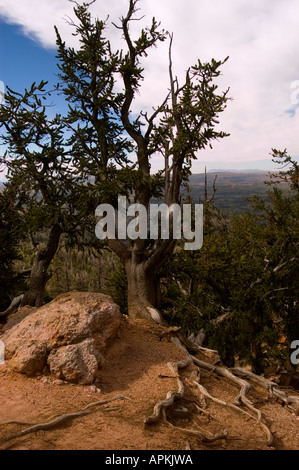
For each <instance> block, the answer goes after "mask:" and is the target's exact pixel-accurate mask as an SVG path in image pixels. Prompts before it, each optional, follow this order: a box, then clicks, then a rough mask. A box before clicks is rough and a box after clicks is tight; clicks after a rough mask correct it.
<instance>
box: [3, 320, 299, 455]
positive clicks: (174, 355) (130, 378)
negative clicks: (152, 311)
mask: <svg viewBox="0 0 299 470" xmlns="http://www.w3.org/2000/svg"><path fill="white" fill-rule="evenodd" d="M198 357H199V358H200V359H201V360H205V361H207V362H208V361H210V360H211V359H209V358H208V357H206V356H204V355H203V354H200V355H199V356H198ZM185 359H186V353H185V352H184V351H183V350H180V349H179V348H178V347H177V346H176V345H174V344H173V343H172V342H171V341H170V338H169V335H165V329H164V328H163V327H162V326H159V325H154V324H149V323H148V322H147V321H143V320H134V321H132V320H128V319H125V318H124V320H123V323H122V325H121V327H120V329H119V332H118V335H117V338H115V339H114V340H113V342H112V343H111V344H110V346H109V348H108V350H107V351H106V364H105V366H104V367H103V368H102V369H101V373H100V378H99V383H97V384H96V387H97V388H98V389H100V391H99V390H97V388H96V387H95V386H93V387H90V386H80V385H72V384H63V383H60V382H59V381H55V380H53V379H52V378H49V377H35V378H26V377H24V376H22V375H19V374H15V373H12V372H10V371H7V370H6V367H5V366H0V422H1V423H3V422H7V421H13V420H18V421H24V422H26V423H40V422H48V421H50V420H51V419H53V417H54V416H56V415H62V414H65V413H74V412H77V411H79V410H81V409H83V408H84V407H85V406H86V405H88V404H89V403H92V402H96V401H101V400H106V399H110V398H113V397H115V396H116V395H119V394H121V395H125V396H126V397H128V398H130V399H131V400H121V399H120V400H117V401H115V402H111V403H107V404H106V405H104V406H99V407H96V408H94V409H93V410H92V412H90V413H89V414H87V415H85V416H80V417H78V418H76V419H74V420H72V421H68V422H66V423H65V424H62V425H60V426H59V427H57V428H54V429H51V430H47V431H38V432H35V433H32V434H28V435H25V436H22V437H17V438H15V439H12V440H9V441H7V442H3V441H2V443H1V444H0V449H14V450H17V449H19V450H20V449H30V450H31V449H33V450H80V449H84V450H93V449H94V450H140V449H141V450H142V449H149V450H185V449H186V448H187V447H188V448H191V449H192V450H200V449H211V450H212V449H217V450H218V449H229V450H231V449H232V450H233V449H244V450H245V449H252V450H253V449H280V450H289V449H290V450H299V417H298V416H296V415H295V413H292V411H290V410H289V409H288V408H287V407H285V406H282V404H281V403H280V402H279V401H278V400H277V399H275V398H271V397H269V393H268V392H267V391H266V390H263V389H261V388H259V387H252V389H251V390H250V391H249V393H248V398H249V399H250V400H251V402H252V403H253V404H254V405H255V406H256V407H257V408H258V409H259V410H260V411H261V412H262V414H263V420H264V422H265V424H267V426H268V427H269V428H270V430H271V432H272V434H273V436H274V442H273V445H271V446H270V447H269V446H266V445H265V444H264V441H265V437H266V436H265V433H264V432H263V430H262V428H261V426H260V425H259V424H258V423H257V422H256V420H254V419H251V418H250V417H248V416H245V415H244V416H243V415H241V414H240V413H238V412H236V411H234V410H232V409H229V408H226V407H223V406H221V405H219V404H216V403H214V402H212V401H210V400H209V399H206V405H207V406H206V408H201V409H200V407H202V406H203V402H202V400H201V397H200V394H199V391H198V389H196V387H195V386H194V384H193V382H192V380H190V372H191V371H192V367H194V366H189V368H188V369H185V370H183V371H182V373H181V377H182V380H183V383H184V386H185V399H184V400H182V401H181V403H178V404H177V407H178V406H183V407H184V409H185V411H184V412H183V414H180V412H179V411H177V412H173V413H172V415H169V416H168V418H169V422H170V423H171V424H173V425H175V426H179V427H182V428H188V429H198V430H201V431H202V432H203V433H204V434H205V435H206V436H211V435H214V434H217V433H222V432H223V430H226V431H227V432H228V438H227V439H222V440H217V441H216V442H214V443H213V444H207V443H203V442H201V440H200V439H198V438H197V437H194V436H190V435H188V434H186V433H184V432H182V431H179V430H177V429H175V428H172V427H170V426H168V425H167V424H164V423H162V422H159V423H158V424H153V425H150V426H145V425H144V418H145V417H147V416H149V415H151V414H152V413H153V409H154V406H155V404H156V403H157V402H159V401H160V400H163V399H164V398H165V397H166V395H167V392H168V391H170V390H174V391H176V390H177V381H176V378H175V377H173V374H172V373H171V371H170V370H169V368H168V367H167V363H168V362H177V361H182V360H185ZM200 382H201V384H202V385H203V386H204V387H205V388H206V389H207V390H208V391H209V393H210V394H212V395H213V396H216V397H218V398H220V399H221V400H224V401H232V402H233V401H234V398H235V397H236V395H237V394H238V392H239V389H238V386H237V385H234V384H232V383H231V382H230V381H229V380H228V379H227V378H224V377H220V376H217V374H216V373H215V372H212V373H209V372H207V371H204V370H202V371H201V380H200ZM26 427H28V425H23V426H21V425H19V424H0V442H1V438H3V437H5V436H8V435H11V434H15V433H17V432H19V431H21V430H22V429H24V428H26Z"/></svg>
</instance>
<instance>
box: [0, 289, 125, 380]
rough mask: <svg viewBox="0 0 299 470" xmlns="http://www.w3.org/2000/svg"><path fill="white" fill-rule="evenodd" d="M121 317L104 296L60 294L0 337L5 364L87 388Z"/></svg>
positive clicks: (22, 371) (23, 371)
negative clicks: (50, 375)
mask: <svg viewBox="0 0 299 470" xmlns="http://www.w3.org/2000/svg"><path fill="white" fill-rule="evenodd" d="M121 319H122V315H121V313H120V311H119V307H118V306H117V305H116V304H115V303H114V302H113V300H112V299H111V297H109V296H107V295H103V294H93V293H88V292H70V293H68V294H63V295H60V296H59V297H57V298H56V299H55V300H53V301H52V302H51V303H49V304H46V305H44V306H43V307H41V308H39V309H37V310H36V311H34V312H33V313H32V314H30V315H28V316H27V317H26V318H24V319H23V320H22V321H21V322H20V323H19V324H17V325H15V326H13V327H12V328H11V329H10V330H9V331H7V332H6V333H5V334H4V335H3V336H2V338H1V340H2V341H3V342H4V345H5V360H6V364H7V366H8V367H9V368H10V369H12V370H14V371H16V372H20V373H23V374H26V375H28V376H33V375H35V374H36V373H45V372H46V373H49V372H50V373H51V374H52V375H53V376H55V377H56V378H58V379H63V380H66V381H69V382H73V383H81V384H91V383H93V382H94V380H95V379H96V376H97V371H98V369H99V367H101V365H102V364H103V361H104V356H103V353H104V351H105V347H106V345H107V342H108V341H109V340H111V339H112V338H113V337H114V336H115V334H116V332H117V330H118V327H119V326H120V323H121Z"/></svg>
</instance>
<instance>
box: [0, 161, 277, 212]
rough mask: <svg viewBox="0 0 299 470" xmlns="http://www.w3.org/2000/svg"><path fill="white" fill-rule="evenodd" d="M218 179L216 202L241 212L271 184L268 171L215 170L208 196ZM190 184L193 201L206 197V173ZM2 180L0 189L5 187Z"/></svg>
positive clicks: (197, 176)
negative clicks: (255, 196)
mask: <svg viewBox="0 0 299 470" xmlns="http://www.w3.org/2000/svg"><path fill="white" fill-rule="evenodd" d="M216 176H217V179H216V189H217V191H216V194H215V204H216V205H217V206H218V207H221V208H223V209H225V210H229V211H232V212H234V213H240V212H243V211H245V210H246V209H248V208H249V207H250V205H249V203H248V202H247V201H246V199H247V198H248V197H251V196H253V195H255V194H257V195H259V196H261V197H266V192H267V190H268V189H269V186H268V185H266V184H265V181H266V180H268V178H269V172H268V171H260V170H248V171H246V170H230V171H228V170H214V171H209V172H208V173H207V182H208V196H209V197H210V196H211V195H212V193H213V183H214V179H215V177H216ZM189 186H190V189H191V196H192V201H193V203H198V202H199V200H201V201H202V200H203V199H204V188H205V175H204V173H199V174H193V175H191V176H190V180H189ZM3 187H4V186H3V182H0V190H2V189H3Z"/></svg>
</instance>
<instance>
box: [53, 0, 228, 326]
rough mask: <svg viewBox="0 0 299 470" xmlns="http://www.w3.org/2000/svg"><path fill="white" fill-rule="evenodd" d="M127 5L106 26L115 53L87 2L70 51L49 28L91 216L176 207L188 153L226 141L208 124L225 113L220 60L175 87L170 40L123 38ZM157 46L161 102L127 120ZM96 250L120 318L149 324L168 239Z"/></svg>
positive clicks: (156, 28) (152, 33) (113, 243)
mask: <svg viewBox="0 0 299 470" xmlns="http://www.w3.org/2000/svg"><path fill="white" fill-rule="evenodd" d="M137 3H138V1H137V0H130V1H129V7H128V12H127V15H126V16H125V17H122V18H121V20H120V24H119V25H114V26H115V27H116V28H117V30H119V32H120V35H121V36H122V38H123V41H124V49H123V50H121V51H115V52H113V51H112V47H111V43H110V41H109V39H108V38H107V37H106V26H107V24H106V22H105V21H100V20H99V19H93V18H92V15H91V13H90V10H89V7H90V5H89V4H83V5H78V4H76V6H75V8H74V12H75V16H76V22H77V24H76V23H73V24H72V26H73V27H74V29H75V32H74V34H75V35H77V36H78V37H79V40H80V47H79V48H78V49H77V50H75V49H73V48H69V47H67V46H66V44H65V42H64V41H63V39H62V38H61V36H60V34H59V32H58V30H57V28H56V34H57V45H58V59H59V68H60V79H61V82H62V88H63V91H64V94H65V96H66V99H67V100H68V102H69V114H68V125H69V128H70V130H71V132H72V137H71V139H70V142H69V143H70V144H71V145H72V155H73V157H74V158H75V160H76V166H77V168H78V169H79V170H80V172H81V174H82V175H84V177H86V178H88V180H89V182H90V184H89V187H90V190H91V191H93V194H94V203H95V204H94V208H95V207H96V206H97V205H98V204H99V203H103V202H109V203H110V204H114V205H115V204H116V202H117V197H118V195H126V196H127V197H129V196H131V197H132V196H133V198H134V202H135V203H139V204H142V205H144V206H145V207H146V208H148V206H149V204H150V201H151V198H153V197H160V198H161V199H163V201H164V202H165V203H166V204H167V205H171V204H173V203H180V190H181V185H182V182H183V181H185V180H187V179H188V175H189V174H190V168H191V163H192V160H193V159H196V158H197V152H198V151H199V150H201V149H204V148H205V147H206V146H208V145H210V146H211V143H212V141H213V140H215V139H219V138H222V137H225V136H226V135H227V134H225V133H224V132H219V131H217V130H216V129H215V126H216V124H218V121H217V117H218V115H219V113H221V112H222V111H223V110H224V109H225V107H226V105H227V100H228V99H229V98H228V96H227V93H228V90H226V91H225V92H223V93H221V94H217V86H216V85H215V83H214V79H215V78H216V77H218V76H219V74H220V67H221V66H222V64H223V63H224V62H225V61H226V60H227V58H226V59H225V60H224V61H216V60H214V59H212V60H211V62H209V63H202V62H201V61H200V60H198V62H197V63H196V64H195V65H194V66H192V67H190V68H189V69H188V70H187V72H186V76H185V80H184V83H183V84H182V85H180V84H179V83H178V80H177V78H176V77H175V76H174V75H173V67H172V59H171V49H172V36H170V35H169V34H168V33H167V32H165V31H164V30H160V24H159V23H158V22H157V21H156V19H155V18H153V20H152V23H151V25H150V26H149V27H147V28H144V29H142V30H141V32H140V35H139V37H137V38H135V39H134V38H133V37H132V33H131V31H130V26H131V24H132V22H133V21H134V20H135V21H136V19H137V15H136V13H137V11H138V8H137ZM166 39H169V40H170V47H169V77H170V84H168V83H166V84H165V89H166V92H165V99H164V101H163V103H162V104H160V105H159V106H157V107H156V108H153V109H154V111H153V112H152V114H151V115H149V114H147V113H145V112H142V110H141V111H140V113H139V114H138V115H133V113H132V107H133V104H134V100H135V97H136V95H137V93H138V91H139V90H140V88H141V85H142V81H143V72H144V68H143V66H142V59H143V58H146V57H147V56H148V52H149V50H150V49H151V48H152V47H153V46H157V45H158V43H160V42H161V41H165V40H166ZM153 105H155V103H153ZM159 155H160V156H162V157H163V159H164V160H163V161H164V162H165V165H164V170H163V171H160V172H157V173H156V174H151V165H150V159H151V158H157V157H158V156H159ZM115 207H116V206H115ZM106 242H107V244H108V246H109V247H110V249H111V250H113V251H114V252H115V253H116V254H117V255H118V256H119V258H120V260H121V261H122V263H123V265H124V267H125V271H126V275H127V279H128V311H129V315H130V316H131V317H133V318H136V317H137V318H144V317H145V318H153V319H154V320H155V321H158V322H159V321H160V320H161V317H160V314H159V312H158V310H157V308H158V307H159V270H160V268H161V266H162V265H163V263H164V262H165V260H166V259H167V257H168V256H169V255H170V254H171V253H172V252H173V250H174V247H175V244H176V241H175V240H173V239H172V237H171V236H170V237H169V239H168V240H161V239H158V240H155V241H151V240H143V239H140V238H138V239H137V240H134V241H130V242H129V241H123V240H120V239H116V240H108V239H106Z"/></svg>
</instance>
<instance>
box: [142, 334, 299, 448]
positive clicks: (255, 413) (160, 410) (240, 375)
mask: <svg viewBox="0 0 299 470" xmlns="http://www.w3.org/2000/svg"><path fill="white" fill-rule="evenodd" d="M172 341H173V342H174V343H175V344H176V345H177V346H178V347H180V348H181V349H183V350H184V351H185V352H186V353H187V354H188V356H187V360H186V361H185V362H181V363H177V364H168V367H169V368H170V370H171V371H172V372H173V377H174V378H176V380H177V384H178V391H170V392H168V393H167V395H166V398H165V399H164V400H162V401H160V402H158V403H157V404H156V405H155V407H154V412H153V414H152V415H151V416H149V417H147V418H145V420H144V422H145V424H152V423H157V422H158V421H159V420H160V419H161V421H162V422H164V423H165V424H167V425H168V426H171V427H172V428H174V429H176V430H179V431H180V432H182V433H184V434H188V435H192V436H195V437H197V438H199V439H200V440H201V442H203V443H212V442H215V441H216V440H219V439H232V440H236V439H241V440H246V441H251V439H250V438H248V439H247V438H245V437H243V436H239V437H238V436H230V437H229V436H228V433H227V431H223V432H222V433H218V434H215V435H211V436H210V437H209V436H206V433H204V432H202V431H201V430H200V429H188V428H185V427H180V426H176V425H174V424H172V423H170V422H169V421H168V419H167V415H166V410H167V409H168V408H170V407H171V406H172V405H173V404H174V402H175V401H176V400H179V399H184V392H185V390H184V385H183V382H182V380H181V378H180V377H179V369H183V368H186V367H188V366H189V365H191V364H193V365H194V366H196V367H197V368H198V372H197V373H195V371H194V370H193V371H192V372H191V374H190V379H192V383H193V385H195V386H196V388H197V389H198V391H199V392H200V402H201V403H202V405H203V406H202V408H200V407H199V406H196V408H197V410H198V411H199V412H202V413H204V414H205V415H208V417H209V418H210V414H209V413H208V412H207V411H205V409H206V408H207V402H206V400H211V401H213V402H215V403H217V404H218V405H220V406H224V407H227V408H230V409H232V410H233V411H235V412H237V413H240V414H242V415H244V416H246V417H247V418H250V419H253V420H254V421H255V422H257V424H258V425H259V426H260V427H261V429H262V431H263V432H264V433H265V434H266V441H261V443H263V444H264V445H267V446H271V445H272V444H273V435H272V433H271V431H270V429H269V427H268V426H267V425H266V424H265V422H264V421H263V416H262V413H261V411H260V410H259V409H258V408H256V406H254V404H253V403H252V402H251V401H250V400H249V399H248V397H247V394H248V392H249V390H250V389H251V387H252V385H251V383H250V382H252V383H255V384H258V385H261V386H263V387H264V388H266V389H268V390H269V391H270V393H271V394H272V395H273V396H276V397H278V398H280V399H281V400H282V401H284V402H285V403H286V404H287V405H288V406H290V404H295V407H298V409H299V398H298V397H295V396H289V397H287V395H286V394H285V392H283V391H282V390H279V388H278V386H277V385H276V384H275V383H273V382H271V381H268V380H266V379H264V378H263V377H259V376H257V375H255V374H252V373H251V372H247V371H243V369H231V370H230V369H227V368H225V367H223V366H220V365H216V364H217V362H218V354H216V353H217V352H215V351H212V350H209V356H210V357H212V356H213V358H214V359H216V364H209V363H207V362H204V361H202V360H200V359H198V358H197V357H195V356H193V355H191V354H189V353H188V351H189V348H188V351H187V349H186V348H185V346H183V345H182V343H181V341H180V340H179V339H178V338H177V337H176V338H172ZM188 346H189V345H188ZM195 349H197V351H199V348H198V347H197V346H195ZM201 349H202V348H200V352H202V350H201ZM201 369H204V370H207V371H209V373H211V374H212V373H215V374H217V375H220V376H222V377H226V378H227V379H229V380H230V381H231V382H233V383H234V384H236V385H237V386H238V387H239V388H240V391H239V393H238V395H237V396H236V397H235V399H234V400H232V402H226V401H224V400H221V399H219V398H216V397H214V396H212V395H211V394H210V393H209V392H208V390H207V389H206V388H205V387H204V386H203V385H202V384H201V383H200V373H199V371H200V370H201ZM245 378H246V379H248V380H245ZM190 379H189V383H190V382H191V380H190ZM249 381H250V382H249ZM242 406H243V407H242ZM244 407H245V409H244ZM290 408H292V407H291V406H290ZM292 409H293V408H292ZM296 409H297V408H296ZM295 411H296V410H295ZM196 425H197V423H196Z"/></svg>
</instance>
